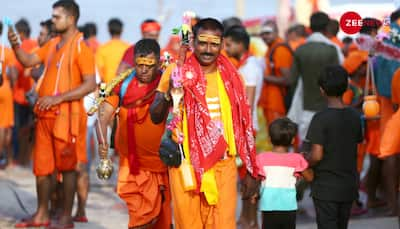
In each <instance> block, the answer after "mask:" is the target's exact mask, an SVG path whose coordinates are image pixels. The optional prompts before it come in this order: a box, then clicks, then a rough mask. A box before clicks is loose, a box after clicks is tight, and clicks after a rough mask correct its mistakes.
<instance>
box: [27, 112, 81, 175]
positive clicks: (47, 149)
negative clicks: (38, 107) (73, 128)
mask: <svg viewBox="0 0 400 229" xmlns="http://www.w3.org/2000/svg"><path fill="white" fill-rule="evenodd" d="M83 119H84V120H86V117H83V118H82V120H83ZM55 122H56V118H51V117H50V118H38V120H37V122H36V126H35V145H34V148H33V173H34V174H35V175H36V176H46V175H49V174H52V173H53V172H54V170H55V169H57V171H59V172H65V171H73V170H75V169H76V163H77V155H78V153H77V152H80V151H83V152H86V138H85V136H86V135H85V134H86V122H83V124H80V133H82V135H80V136H79V137H77V138H76V139H75V142H74V143H73V142H72V141H71V142H66V141H63V140H60V139H58V138H55V137H54V133H53V130H54V126H55ZM80 123H82V122H80ZM85 155H86V154H85ZM85 157H86V156H85Z"/></svg>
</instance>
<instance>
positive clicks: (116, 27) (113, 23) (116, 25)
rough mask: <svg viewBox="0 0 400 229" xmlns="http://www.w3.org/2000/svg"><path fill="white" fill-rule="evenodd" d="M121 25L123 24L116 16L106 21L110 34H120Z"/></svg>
mask: <svg viewBox="0 0 400 229" xmlns="http://www.w3.org/2000/svg"><path fill="white" fill-rule="evenodd" d="M123 26H124V24H123V23H122V21H121V20H119V19H118V18H111V19H110V20H109V21H108V32H109V33H110V34H111V36H114V35H121V33H122V27H123Z"/></svg>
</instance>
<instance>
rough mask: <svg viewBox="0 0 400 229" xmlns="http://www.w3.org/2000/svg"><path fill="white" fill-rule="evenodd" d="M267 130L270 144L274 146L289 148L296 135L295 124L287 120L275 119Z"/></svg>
mask: <svg viewBox="0 0 400 229" xmlns="http://www.w3.org/2000/svg"><path fill="white" fill-rule="evenodd" d="M268 129H269V130H268V131H269V136H270V139H271V143H272V145H274V146H286V147H289V146H290V145H292V141H293V138H294V137H295V136H296V134H297V124H296V123H294V122H292V120H290V119H288V118H279V119H276V120H275V121H273V122H272V123H271V124H270V125H269V128H268Z"/></svg>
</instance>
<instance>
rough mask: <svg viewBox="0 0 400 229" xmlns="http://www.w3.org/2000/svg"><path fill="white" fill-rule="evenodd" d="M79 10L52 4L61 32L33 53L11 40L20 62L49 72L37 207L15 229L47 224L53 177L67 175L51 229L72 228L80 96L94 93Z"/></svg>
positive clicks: (81, 138) (40, 112)
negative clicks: (42, 66) (60, 203)
mask: <svg viewBox="0 0 400 229" xmlns="http://www.w3.org/2000/svg"><path fill="white" fill-rule="evenodd" d="M78 18H79V6H78V5H77V4H76V3H75V2H74V1H66V0H60V1H57V2H56V3H54V4H53V12H52V22H53V23H54V29H55V31H56V32H57V33H58V34H59V36H58V37H55V38H53V39H52V40H50V41H49V42H47V43H46V45H44V46H43V47H41V48H40V49H39V50H37V51H36V52H35V53H33V54H28V53H26V52H24V51H23V50H22V49H21V47H20V44H19V42H18V39H17V36H16V35H15V33H13V32H12V31H9V34H8V37H9V40H10V43H11V45H12V47H13V49H14V52H15V54H16V57H17V59H18V60H19V61H20V62H21V63H22V64H23V65H24V66H25V67H32V66H35V65H38V64H41V63H44V64H45V65H46V72H45V73H44V76H43V81H42V84H41V86H40V89H39V92H38V94H39V99H38V101H37V103H36V105H35V108H34V111H35V114H36V117H37V122H36V129H35V144H34V150H33V172H34V174H35V176H36V182H37V194H38V205H37V211H36V212H35V214H34V215H33V216H32V218H30V219H26V220H22V221H21V222H20V223H17V224H16V225H15V226H16V227H17V228H24V227H39V226H48V225H49V224H50V221H49V211H48V202H49V197H50V190H51V175H52V174H53V173H54V171H55V170H57V171H58V172H61V173H62V174H63V183H64V185H63V191H64V203H63V212H62V215H61V216H60V218H59V219H58V220H57V221H55V222H53V223H52V225H50V228H72V227H73V222H72V217H71V212H72V206H73V200H74V195H75V186H76V172H75V169H76V167H77V154H78V153H77V151H80V150H86V146H85V136H86V116H85V111H84V108H83V100H82V98H83V97H84V96H85V95H86V94H88V93H89V92H90V91H93V90H94V89H95V85H96V83H95V77H94V75H95V68H94V56H93V53H92V52H91V51H90V49H89V48H88V47H87V46H86V44H85V43H84V42H83V38H82V34H81V33H79V31H78V29H77V26H76V24H77V21H78Z"/></svg>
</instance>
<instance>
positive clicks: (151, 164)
mask: <svg viewBox="0 0 400 229" xmlns="http://www.w3.org/2000/svg"><path fill="white" fill-rule="evenodd" d="M107 101H108V102H109V103H110V104H111V105H112V106H113V107H115V108H116V107H117V106H118V97H117V96H112V97H109V98H108V99H107ZM149 106H150V105H149V104H148V105H145V106H144V107H138V108H131V109H136V112H137V117H145V119H144V121H143V122H141V123H136V124H135V142H136V155H137V157H138V161H139V174H137V175H132V174H130V170H129V159H128V141H129V139H128V131H127V128H126V127H127V125H128V124H127V117H128V110H127V109H126V108H124V107H121V109H120V111H119V113H118V129H117V138H116V147H117V149H118V151H119V153H120V163H119V174H118V185H117V192H118V194H119V196H120V197H121V198H122V199H123V200H124V201H125V202H126V204H127V206H128V211H129V227H137V226H142V225H145V224H148V223H150V222H151V221H152V220H154V219H155V218H158V220H157V223H156V224H155V225H154V227H153V228H157V229H158V228H160V229H162V228H165V229H169V228H170V225H171V219H172V218H171V207H170V200H171V197H170V192H169V181H168V174H167V167H166V166H165V165H164V164H163V163H162V162H161V160H160V157H159V148H160V144H161V137H162V135H163V133H164V130H165V122H163V123H161V124H158V125H155V124H153V122H152V121H151V118H150V114H149ZM161 187H163V189H164V191H163V193H161ZM162 199H163V201H162Z"/></svg>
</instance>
